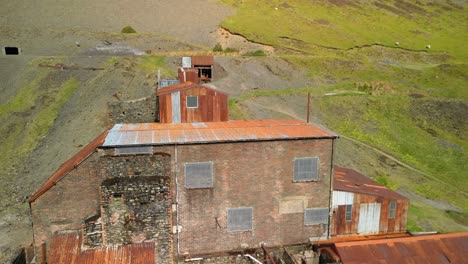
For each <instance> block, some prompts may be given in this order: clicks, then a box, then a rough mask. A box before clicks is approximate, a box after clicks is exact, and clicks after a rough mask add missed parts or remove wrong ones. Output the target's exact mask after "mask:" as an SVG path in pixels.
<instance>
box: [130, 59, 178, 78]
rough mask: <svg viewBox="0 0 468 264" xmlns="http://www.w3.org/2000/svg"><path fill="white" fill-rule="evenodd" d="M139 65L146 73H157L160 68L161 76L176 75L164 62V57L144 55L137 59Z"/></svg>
mask: <svg viewBox="0 0 468 264" xmlns="http://www.w3.org/2000/svg"><path fill="white" fill-rule="evenodd" d="M139 65H140V67H141V68H142V69H143V70H144V71H145V72H146V73H152V74H154V73H157V72H158V70H161V77H176V76H177V72H174V70H173V69H171V68H169V66H168V65H167V64H166V57H155V56H144V57H142V58H141V59H140V60H139Z"/></svg>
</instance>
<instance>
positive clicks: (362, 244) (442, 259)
mask: <svg viewBox="0 0 468 264" xmlns="http://www.w3.org/2000/svg"><path fill="white" fill-rule="evenodd" d="M335 248H336V250H337V252H338V255H339V256H340V259H341V261H342V263H343V264H358V263H359V264H366V263H382V264H387V263H388V264H390V263H465V261H466V260H467V259H468V232H463V233H453V234H439V235H426V236H413V237H403V238H392V239H379V240H370V241H369V240H366V241H359V242H344V243H336V244H335Z"/></svg>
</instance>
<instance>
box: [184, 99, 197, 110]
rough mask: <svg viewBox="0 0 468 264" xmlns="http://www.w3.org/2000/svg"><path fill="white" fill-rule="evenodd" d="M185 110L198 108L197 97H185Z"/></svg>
mask: <svg viewBox="0 0 468 264" xmlns="http://www.w3.org/2000/svg"><path fill="white" fill-rule="evenodd" d="M186 98H187V108H198V96H187V97H186Z"/></svg>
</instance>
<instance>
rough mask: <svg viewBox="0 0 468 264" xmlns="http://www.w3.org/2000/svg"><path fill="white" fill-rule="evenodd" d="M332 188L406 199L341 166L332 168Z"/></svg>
mask: <svg viewBox="0 0 468 264" xmlns="http://www.w3.org/2000/svg"><path fill="white" fill-rule="evenodd" d="M333 189H334V190H336V191H346V192H352V193H362V194H369V195H373V196H381V197H387V198H393V199H396V200H408V198H406V197H404V196H403V195H401V194H399V193H397V192H395V191H393V190H390V189H388V188H387V187H385V186H383V185H381V184H379V183H377V182H375V181H373V180H371V179H369V178H368V177H366V176H364V175H362V174H360V173H359V172H357V171H355V170H353V169H348V168H342V167H335V169H334V181H333Z"/></svg>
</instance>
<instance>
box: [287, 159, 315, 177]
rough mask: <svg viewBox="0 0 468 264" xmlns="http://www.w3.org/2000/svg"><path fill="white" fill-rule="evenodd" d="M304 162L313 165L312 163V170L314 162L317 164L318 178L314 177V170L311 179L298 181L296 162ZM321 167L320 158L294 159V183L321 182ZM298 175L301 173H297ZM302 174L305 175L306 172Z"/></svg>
mask: <svg viewBox="0 0 468 264" xmlns="http://www.w3.org/2000/svg"><path fill="white" fill-rule="evenodd" d="M304 160H310V161H311V162H312V163H311V166H312V169H313V165H314V164H313V162H314V161H315V162H316V171H315V173H316V177H314V171H313V170H312V171H311V173H310V177H308V178H307V179H297V177H296V162H299V161H304ZM319 167H320V158H319V157H299V158H294V160H293V182H315V181H319V180H320V176H319V171H320V169H319ZM297 173H300V172H297ZM301 173H304V172H301Z"/></svg>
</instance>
